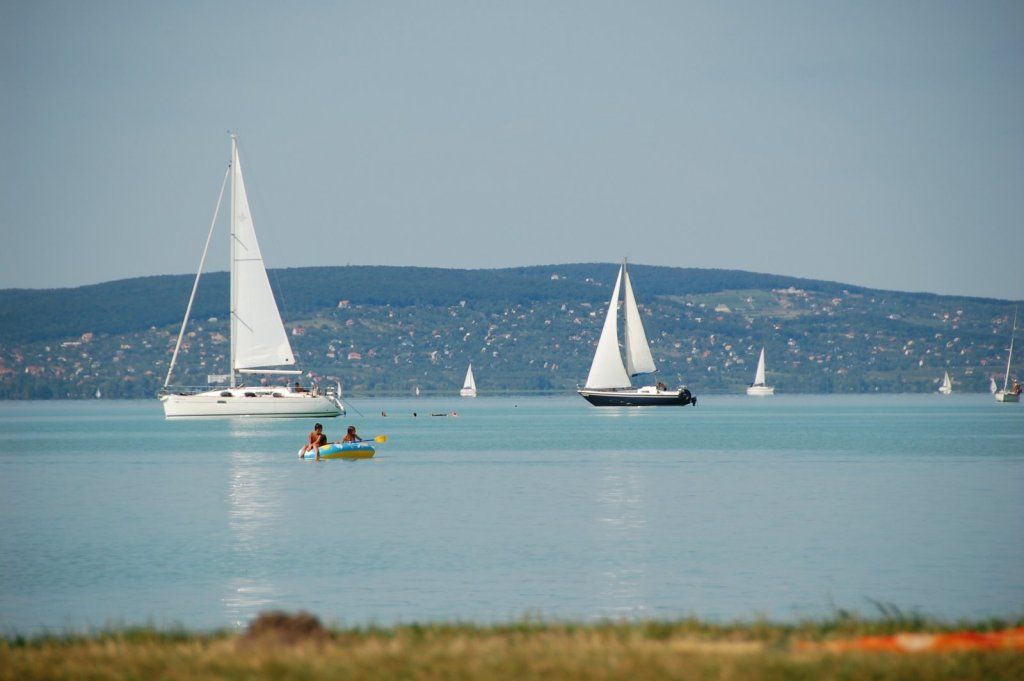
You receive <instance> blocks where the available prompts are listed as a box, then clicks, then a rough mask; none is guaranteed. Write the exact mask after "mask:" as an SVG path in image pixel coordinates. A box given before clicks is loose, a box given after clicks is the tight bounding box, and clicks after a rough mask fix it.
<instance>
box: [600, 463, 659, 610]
mask: <svg viewBox="0 0 1024 681" xmlns="http://www.w3.org/2000/svg"><path fill="white" fill-rule="evenodd" d="M599 480H600V486H599V488H598V490H597V500H596V501H597V517H596V523H595V525H596V530H595V531H596V535H597V555H596V556H595V559H596V560H595V563H596V565H597V566H599V568H600V569H599V571H598V572H597V573H596V574H595V575H594V581H595V584H594V587H595V588H594V596H595V604H596V606H597V615H598V617H611V618H619V617H629V618H634V617H641V616H645V615H646V614H647V613H649V611H650V604H649V602H648V598H647V572H648V567H649V563H650V560H649V559H650V555H649V554H650V552H649V546H648V532H647V517H646V496H645V493H644V492H645V482H646V480H645V478H644V476H643V475H642V474H640V473H637V472H636V471H635V470H630V469H629V467H628V466H626V465H624V463H623V462H622V461H621V460H619V459H616V460H614V461H610V462H609V463H608V466H607V470H606V471H604V472H603V475H602V476H601V477H600V479H599Z"/></svg>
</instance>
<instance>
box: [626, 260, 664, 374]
mask: <svg viewBox="0 0 1024 681" xmlns="http://www.w3.org/2000/svg"><path fill="white" fill-rule="evenodd" d="M622 279H623V281H624V282H625V288H626V310H625V325H624V327H623V334H622V335H623V342H624V344H625V346H626V347H625V350H626V373H627V374H629V375H630V376H638V375H640V374H650V373H654V372H655V371H657V367H655V365H654V357H652V356H651V346H650V344H649V343H648V342H647V334H646V333H644V324H643V321H642V320H641V319H640V310H639V309H638V308H637V304H636V298H635V297H634V296H633V284H632V282H631V281H630V279H629V271H628V270H627V269H626V266H625V265H623V266H622Z"/></svg>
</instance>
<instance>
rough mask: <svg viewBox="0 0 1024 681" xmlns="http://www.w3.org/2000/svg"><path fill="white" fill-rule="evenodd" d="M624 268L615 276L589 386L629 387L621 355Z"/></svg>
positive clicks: (588, 378) (588, 380)
mask: <svg viewBox="0 0 1024 681" xmlns="http://www.w3.org/2000/svg"><path fill="white" fill-rule="evenodd" d="M623 269H624V268H619V273H618V275H616V277H615V288H614V289H613V290H612V298H611V301H610V302H609V303H608V313H607V314H606V315H605V318H604V328H602V329H601V338H600V339H599V340H598V341H597V351H596V352H595V353H594V362H593V363H592V364H591V365H590V373H589V374H588V375H587V386H586V387H587V388H629V387H631V384H630V382H629V374H627V373H626V367H625V366H623V364H622V357H621V356H620V355H619V329H618V324H617V320H618V311H619V310H618V308H619V282H620V281H621V280H622V274H623Z"/></svg>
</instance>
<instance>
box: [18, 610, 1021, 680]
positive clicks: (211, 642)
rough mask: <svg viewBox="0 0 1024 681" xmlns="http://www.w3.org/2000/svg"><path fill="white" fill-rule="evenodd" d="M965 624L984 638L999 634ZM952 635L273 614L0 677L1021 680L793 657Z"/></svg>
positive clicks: (855, 625) (47, 655)
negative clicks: (365, 620)
mask: <svg viewBox="0 0 1024 681" xmlns="http://www.w3.org/2000/svg"><path fill="white" fill-rule="evenodd" d="M1018 625H1019V623H1018ZM957 626H958V627H960V628H963V627H965V625H964V624H963V623H960V624H958V625H957ZM966 626H969V627H970V628H972V629H975V630H981V631H985V630H994V629H1000V628H1003V627H1005V626H1008V624H1007V623H1003V622H996V621H993V622H982V623H971V624H969V625H966ZM950 628H952V627H951V626H946V625H942V624H935V623H928V622H924V621H921V622H915V621H903V622H900V621H892V620H882V621H863V620H857V619H853V618H848V617H847V618H844V617H840V618H837V619H836V620H832V621H828V622H817V623H814V622H807V623H801V624H795V625H782V624H773V623H770V622H754V623H750V624H730V625H712V624H707V623H702V622H699V621H696V620H682V621H678V622H647V623H632V624H630V623H599V624H593V625H581V624H568V623H562V624H552V623H542V622H530V621H524V622H520V623H516V624H512V625H504V626H473V625H461V624H438V625H426V626H424V625H406V626H398V627H392V628H372V627H371V628H353V629H338V630H326V629H324V628H322V627H321V626H320V624H319V622H317V621H316V620H315V618H312V617H309V616H304V617H302V616H295V617H288V616H283V615H280V614H276V615H264V616H262V617H261V618H260V619H259V620H257V621H256V622H254V623H253V625H252V626H251V627H250V630H249V632H247V633H246V634H243V635H237V634H228V633H223V632H221V633H214V634H205V635H192V634H187V633H184V632H158V631H152V630H145V629H139V630H132V629H129V630H122V631H119V632H105V633H98V634H95V635H91V636H69V637H49V638H39V639H29V640H26V639H13V640H6V641H0V680H4V681H6V680H8V679H11V680H13V679H68V678H73V679H169V680H171V679H262V678H269V679H289V680H291V679H295V680H299V679H322V678H329V679H384V680H387V679H422V680H424V681H427V680H431V679H598V680H602V679H637V680H643V679H736V680H741V679H742V680H746V679H755V680H756V679H861V678H872V679H873V678H886V679H1011V678H1012V679H1021V678H1024V655H1021V654H1020V653H1012V652H976V653H945V654H914V655H906V654H903V655H894V654H877V653H875V654H871V653H852V654H851V653H846V654H841V655H837V654H829V653H824V652H818V653H802V652H796V651H795V650H794V643H795V642H796V641H800V640H829V639H834V638H844V637H851V636H860V635H869V634H876V635H877V634H886V633H893V632H895V631H910V630H917V631H921V630H925V629H927V630H930V631H935V630H942V629H947V630H948V629H950Z"/></svg>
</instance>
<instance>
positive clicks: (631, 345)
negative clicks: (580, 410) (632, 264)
mask: <svg viewBox="0 0 1024 681" xmlns="http://www.w3.org/2000/svg"><path fill="white" fill-rule="evenodd" d="M620 284H621V285H622V286H623V288H625V290H626V293H625V298H626V303H625V315H624V316H625V323H624V325H623V336H624V340H625V343H624V345H625V351H626V353H625V354H626V364H625V365H623V363H622V356H621V355H620V354H619V329H618V315H619V286H620ZM627 367H628V369H627ZM655 371H657V368H656V367H655V365H654V358H653V357H652V356H651V347H650V345H649V344H648V343H647V334H646V333H645V332H644V325H643V322H642V321H641V320H640V310H639V308H638V307H637V304H636V298H635V297H634V296H633V285H632V284H631V283H630V281H629V272H627V271H626V263H625V262H623V263H622V267H620V268H619V273H618V275H617V276H616V277H615V287H614V288H613V289H612V298H611V300H610V301H609V303H608V312H607V314H606V315H605V320H604V327H603V328H602V329H601V337H600V338H599V339H598V341H597V350H596V351H595V352H594V361H593V363H592V364H591V365H590V374H588V375H587V384H586V386H584V387H583V388H580V389H579V390H577V391H576V392H578V393H579V394H580V396H581V397H583V399H585V400H586V401H587V402H590V403H591V404H592V405H594V406H595V407H654V406H686V405H688V404H693V405H696V404H697V398H695V397H694V396H693V395H692V394H691V393H690V391H689V390H687V389H686V387H685V386H682V387H679V388H676V389H675V390H670V389H669V388H668V386H666V385H665V384H664V383H662V382H661V381H659V382H658V383H657V385H645V386H643V387H642V388H634V387H633V383H632V381H631V378H632V377H634V376H639V375H641V374H652V373H654V372H655Z"/></svg>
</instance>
